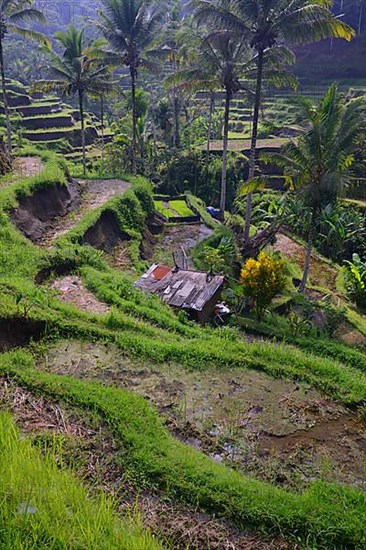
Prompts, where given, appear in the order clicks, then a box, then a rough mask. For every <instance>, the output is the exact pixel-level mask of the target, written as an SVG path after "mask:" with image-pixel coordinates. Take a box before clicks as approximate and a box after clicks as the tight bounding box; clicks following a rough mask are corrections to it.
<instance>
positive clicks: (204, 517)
mask: <svg viewBox="0 0 366 550" xmlns="http://www.w3.org/2000/svg"><path fill="white" fill-rule="evenodd" d="M0 410H6V411H10V412H11V413H12V415H13V416H14V417H15V420H16V422H17V424H18V426H19V428H20V430H21V431H22V433H23V434H27V436H30V437H31V438H32V439H33V442H34V444H35V445H37V446H39V448H40V449H41V450H43V451H44V450H46V449H47V445H49V446H51V447H52V456H53V457H54V459H55V460H57V461H59V462H60V464H61V463H62V465H63V467H65V466H69V467H72V471H73V473H74V475H77V476H78V477H80V478H81V479H82V481H83V483H85V484H87V485H88V487H89V488H90V490H91V491H92V492H95V494H97V495H98V494H100V491H103V492H104V493H106V494H108V495H110V496H111V497H113V498H114V499H116V501H118V511H119V513H120V515H121V517H127V518H130V519H133V518H134V516H135V514H136V511H138V514H139V519H141V520H142V522H143V525H144V527H145V528H147V529H150V530H151V531H152V533H153V534H155V535H156V536H157V537H159V539H160V540H162V541H163V542H166V544H167V548H174V549H176V550H190V549H192V550H196V549H197V548H199V549H200V550H206V549H207V550H209V549H210V550H229V549H230V550H255V549H257V550H275V549H277V550H290V549H293V550H294V549H296V548H297V546H296V545H293V544H289V543H287V542H286V541H284V540H283V539H273V540H265V539H263V538H259V537H258V536H256V535H254V534H247V533H243V532H241V531H239V530H238V529H236V528H235V527H233V526H232V525H230V524H229V523H227V522H225V521H223V520H220V519H216V518H213V517H212V516H210V515H208V514H203V513H200V512H198V511H196V510H194V509H190V508H189V507H187V506H185V505H183V504H180V503H178V502H170V501H169V500H168V499H167V498H166V497H165V498H164V495H163V494H159V493H157V492H155V493H152V492H151V491H148V490H146V489H144V490H142V489H141V488H139V487H137V486H135V485H134V484H133V482H132V481H131V479H130V477H129V476H128V474H126V472H125V471H124V470H123V468H122V467H121V465H120V464H119V465H117V463H116V457H117V456H118V453H119V452H122V451H123V449H121V447H120V445H119V444H118V443H117V442H116V441H115V439H114V438H113V435H112V434H111V433H110V431H109V430H108V429H107V428H106V427H105V426H103V425H96V422H95V420H93V421H92V420H91V419H89V418H88V415H84V414H83V416H82V417H81V416H80V413H79V412H76V411H70V410H67V409H65V407H63V406H61V405H60V404H58V403H53V402H51V401H49V400H48V399H45V398H43V397H39V396H35V395H34V394H32V393H31V392H29V391H27V390H25V389H23V388H21V387H19V386H17V385H16V383H15V382H13V381H10V380H7V379H6V378H0ZM55 437H56V438H58V442H59V445H58V446H56V445H55ZM57 449H58V450H57Z"/></svg>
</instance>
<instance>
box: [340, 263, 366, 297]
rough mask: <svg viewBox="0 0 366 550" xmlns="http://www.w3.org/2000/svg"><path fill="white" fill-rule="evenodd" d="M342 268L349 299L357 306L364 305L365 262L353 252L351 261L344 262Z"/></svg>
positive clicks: (365, 285) (365, 292) (365, 286)
mask: <svg viewBox="0 0 366 550" xmlns="http://www.w3.org/2000/svg"><path fill="white" fill-rule="evenodd" d="M343 269H344V271H343V277H344V281H345V283H346V287H347V295H348V297H349V299H350V300H352V302H354V303H355V304H356V305H357V306H358V307H366V262H363V261H362V260H361V258H360V256H359V255H358V254H353V257H352V262H346V265H345V267H344V268H343Z"/></svg>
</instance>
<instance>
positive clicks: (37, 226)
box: [11, 180, 82, 244]
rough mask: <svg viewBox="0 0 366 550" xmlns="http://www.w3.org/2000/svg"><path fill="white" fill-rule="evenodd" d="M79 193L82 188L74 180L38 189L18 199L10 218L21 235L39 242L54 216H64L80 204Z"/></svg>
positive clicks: (48, 228)
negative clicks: (16, 206)
mask: <svg viewBox="0 0 366 550" xmlns="http://www.w3.org/2000/svg"><path fill="white" fill-rule="evenodd" d="M81 194H82V189H81V187H80V185H79V183H78V182H77V181H76V180H70V181H69V182H68V183H67V185H54V186H52V187H47V188H44V189H39V190H38V191H36V192H35V193H34V194H33V195H31V196H29V197H23V198H22V199H20V201H19V206H18V208H16V209H14V210H13V211H12V212H11V218H12V220H13V221H14V223H15V225H16V226H17V228H18V229H19V230H20V231H21V232H22V233H23V235H25V236H26V237H27V238H28V239H30V240H31V241H32V242H34V243H36V244H41V243H42V241H43V240H44V237H45V234H46V233H47V231H49V230H50V228H51V227H52V223H53V220H54V219H55V218H64V217H65V216H66V215H67V214H69V213H70V212H73V211H74V210H76V209H77V208H78V207H79V206H80V204H81Z"/></svg>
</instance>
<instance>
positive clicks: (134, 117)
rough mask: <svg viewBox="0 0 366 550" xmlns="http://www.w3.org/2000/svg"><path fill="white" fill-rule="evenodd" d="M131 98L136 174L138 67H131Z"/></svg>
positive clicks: (134, 169) (132, 160) (133, 163)
mask: <svg viewBox="0 0 366 550" xmlns="http://www.w3.org/2000/svg"><path fill="white" fill-rule="evenodd" d="M130 74H131V97H132V156H131V165H132V172H133V173H135V172H136V144H137V104H136V76H137V74H136V67H135V66H134V65H131V67H130Z"/></svg>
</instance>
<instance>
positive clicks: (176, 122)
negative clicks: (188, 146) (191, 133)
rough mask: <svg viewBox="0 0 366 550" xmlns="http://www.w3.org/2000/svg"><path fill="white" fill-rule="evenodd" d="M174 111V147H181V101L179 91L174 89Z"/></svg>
mask: <svg viewBox="0 0 366 550" xmlns="http://www.w3.org/2000/svg"><path fill="white" fill-rule="evenodd" d="M173 111H174V147H175V148H176V149H179V147H180V121H179V115H180V101H179V96H178V94H177V92H176V91H175V90H174V99H173Z"/></svg>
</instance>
